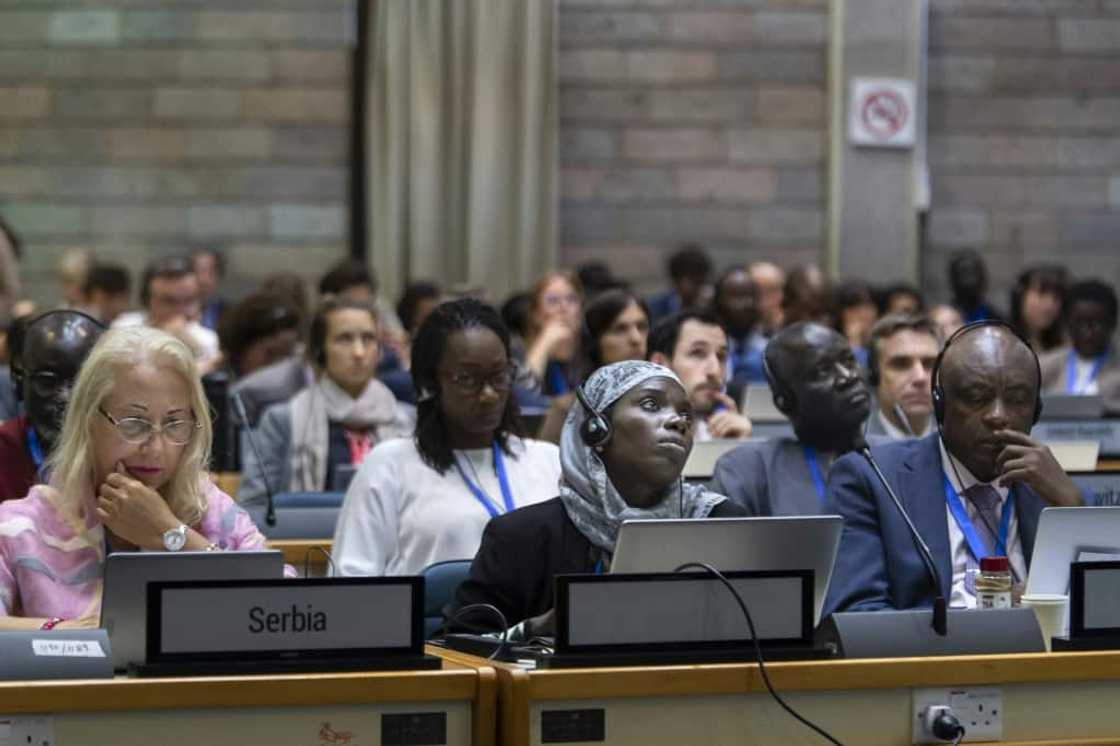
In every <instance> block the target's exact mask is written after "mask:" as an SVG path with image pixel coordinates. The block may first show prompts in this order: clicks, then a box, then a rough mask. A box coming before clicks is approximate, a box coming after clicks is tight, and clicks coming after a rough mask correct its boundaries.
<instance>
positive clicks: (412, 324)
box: [397, 280, 443, 339]
mask: <svg viewBox="0 0 1120 746" xmlns="http://www.w3.org/2000/svg"><path fill="white" fill-rule="evenodd" d="M442 297H443V290H442V289H441V288H440V286H439V285H438V284H436V283H434V282H428V281H426V280H420V281H417V282H411V283H409V284H408V287H406V288H405V289H404V295H402V296H401V299H400V301H398V302H397V318H399V319H400V320H401V324H402V325H403V326H404V330H405V333H407V334H408V337H409V339H412V338H413V337H415V336H416V332H417V330H418V329H419V328H420V325H421V324H423V323H424V319H426V318H428V314H430V313H431V312H432V311H433V310H434V309H435V307H436V306H438V305H439V303H440V299H441V298H442Z"/></svg>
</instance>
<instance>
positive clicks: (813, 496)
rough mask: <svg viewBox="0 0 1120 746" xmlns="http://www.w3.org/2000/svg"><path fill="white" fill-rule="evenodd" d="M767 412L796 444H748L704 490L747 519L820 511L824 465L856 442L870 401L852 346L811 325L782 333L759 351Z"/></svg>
mask: <svg viewBox="0 0 1120 746" xmlns="http://www.w3.org/2000/svg"><path fill="white" fill-rule="evenodd" d="M765 360H766V371H767V377H768V378H769V381H770V388H771V391H772V392H773V395H774V406H776V407H777V408H778V410H779V411H780V412H782V414H784V415H785V416H786V417H788V418H789V421H790V424H791V425H792V426H793V431H794V433H795V435H796V438H770V439H768V440H759V441H752V442H750V443H745V444H743V445H741V446H739V447H737V448H735V449H734V450H732V451H729V452H727V453H725V454H723V455H722V456H720V458H719V460H718V461H717V462H716V467H715V473H714V475H713V478H712V483H711V488H712V490H713V491H714V492H718V493H719V494H721V495H727V497H728V498H729V499H731V500H732V501H733V502H735V503H736V504H737V505H738V506H739V507H741V508H742V509H743V510H744V511H746V513H747V515H757V516H767V515H813V514H817V513H823V512H827V511H825V510H824V500H825V480H826V479H827V478H828V472H829V467H831V465H832V464H833V462H834V461H835V460H836V459H837V458H838V457H839V456H840V455H841V454H843V453H846V452H848V451H850V450H852V449H853V448H854V447H855V445H856V443H857V442H858V441H859V440H860V439H861V438H862V437H863V436H862V432H863V422H864V420H866V419H867V415H868V412H870V410H871V399H870V395H869V394H868V391H867V384H866V383H864V380H863V376H862V375H861V374H860V368H859V364H858V363H857V362H856V359H855V356H854V355H853V354H852V348H851V346H849V345H848V343H847V341H846V340H845V339H844V338H843V337H842V336H840V335H839V334H838V333H837V332H835V331H833V330H832V329H829V328H828V327H825V326H822V325H820V324H815V323H812V322H799V323H796V324H792V325H790V326H787V327H786V328H784V329H782V330H781V331H780V332H778V333H777V334H776V335H774V338H773V339H771V340H770V344H768V345H767V346H766V357H765Z"/></svg>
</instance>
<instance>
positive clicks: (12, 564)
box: [0, 484, 287, 619]
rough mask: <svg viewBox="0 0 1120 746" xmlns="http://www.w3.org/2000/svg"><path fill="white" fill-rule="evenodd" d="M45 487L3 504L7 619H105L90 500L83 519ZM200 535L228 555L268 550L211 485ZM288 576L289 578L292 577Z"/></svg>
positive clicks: (0, 561)
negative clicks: (61, 506)
mask: <svg viewBox="0 0 1120 746" xmlns="http://www.w3.org/2000/svg"><path fill="white" fill-rule="evenodd" d="M57 497H58V493H57V491H55V490H53V489H51V488H50V487H47V486H45V485H36V486H35V487H32V488H31V491H30V492H29V493H28V494H27V497H25V498H22V499H20V500H8V501H5V502H2V503H0V615H8V616H24V617H61V618H63V619H78V618H81V617H86V616H97V615H99V614H100V612H101V568H102V563H103V561H104V554H105V529H104V527H103V526H102V525H101V522H100V521H99V520H98V519H97V514H96V513H95V512H94V510H93V506H94V502H93V499H92V498H90V499H89V500H87V501H86V502H85V503H84V505H83V509H84V513H85V516H84V518H82V517H78V516H75V515H69V514H68V511H67V513H64V512H61V511H60V510H59V508H58V505H57V502H56V501H57ZM206 503H207V509H206V512H205V513H204V514H203V516H202V521H201V522H200V523H199V525H197V526H195V527H194V529H195V530H196V531H198V532H199V533H200V534H202V535H203V536H205V537H206V539H207V540H209V541H211V542H213V543H215V544H217V545H218V546H219V547H220V548H221V549H229V550H254V549H264V548H265V538H264V536H263V535H262V534H261V532H260V531H258V530H257V527H256V525H255V524H254V523H253V521H252V519H251V518H250V517H249V514H248V513H246V512H245V511H244V510H242V509H241V508H240V507H238V506H237V503H235V502H234V501H233V500H232V499H231V498H230V496H229V495H227V494H225V493H224V492H222V491H221V490H219V489H218V488H217V487H216V486H214V485H213V484H209V486H208V488H207V492H206ZM286 574H287V573H286Z"/></svg>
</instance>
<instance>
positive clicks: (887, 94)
mask: <svg viewBox="0 0 1120 746" xmlns="http://www.w3.org/2000/svg"><path fill="white" fill-rule="evenodd" d="M848 136H849V138H850V139H851V142H852V144H853V145H865V146H866V145H870V146H878V147H885V148H908V147H911V146H913V144H914V84H913V83H912V82H911V81H909V80H905V79H900V78H854V79H853V80H852V95H851V99H850V101H849V106H848Z"/></svg>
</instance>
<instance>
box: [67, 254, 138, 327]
mask: <svg viewBox="0 0 1120 746" xmlns="http://www.w3.org/2000/svg"><path fill="white" fill-rule="evenodd" d="M131 303H132V278H131V277H130V276H129V274H128V268H127V267H124V266H122V265H120V264H102V263H100V262H95V263H94V265H93V266H92V267H90V269H89V273H88V274H86V280H85V285H84V286H83V288H82V305H81V307H80V310H81V311H84V312H85V313H88V314H89V315H90V316H92V317H93V318H95V319H97V320H98V321H100V322H101V323H102V324H112V323H113V322H114V321H116V319H117V317H118V316H120V315H121V314H123V313H124V312H125V311H127V310H128V307H129V305H131Z"/></svg>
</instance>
